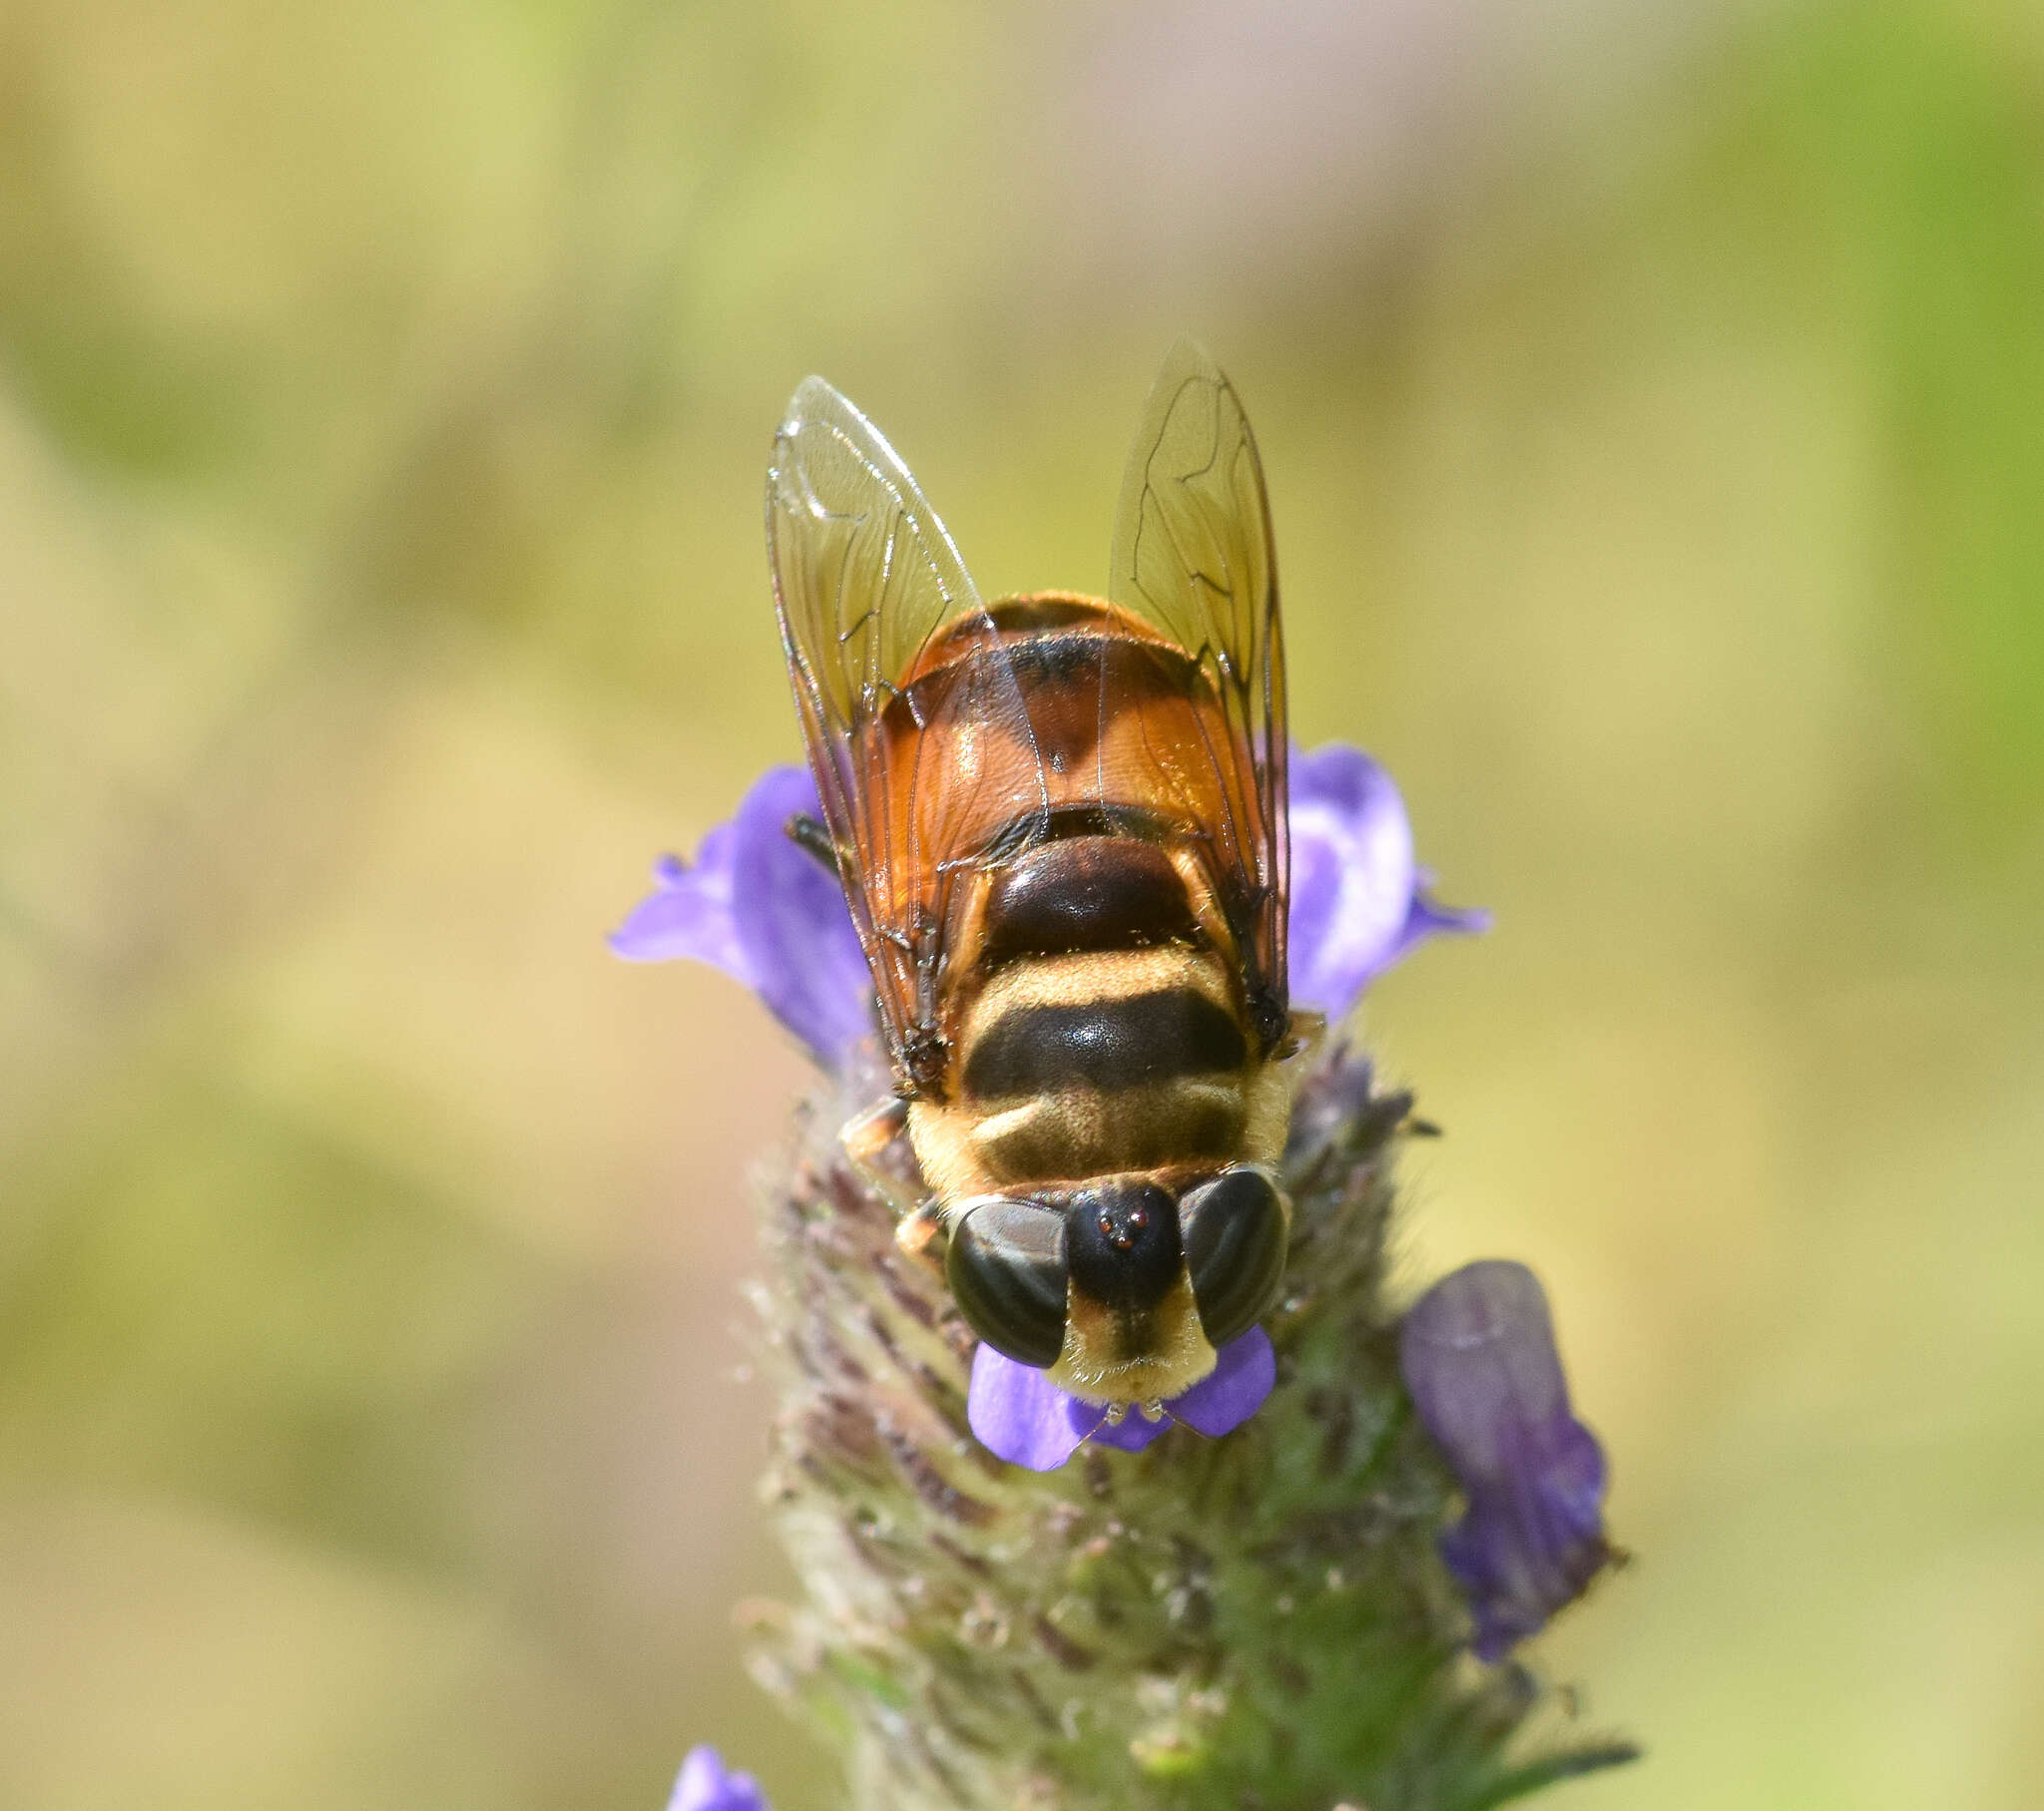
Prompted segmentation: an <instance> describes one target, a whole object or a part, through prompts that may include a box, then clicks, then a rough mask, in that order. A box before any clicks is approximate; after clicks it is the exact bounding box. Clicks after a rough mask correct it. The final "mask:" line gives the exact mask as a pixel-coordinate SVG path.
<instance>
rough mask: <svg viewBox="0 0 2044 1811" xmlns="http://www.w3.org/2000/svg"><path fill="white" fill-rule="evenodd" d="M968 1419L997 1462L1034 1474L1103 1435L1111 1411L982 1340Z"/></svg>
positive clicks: (1060, 1462)
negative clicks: (1067, 1391)
mask: <svg viewBox="0 0 2044 1811" xmlns="http://www.w3.org/2000/svg"><path fill="white" fill-rule="evenodd" d="M965 1419H966V1421H967V1423H968V1424H969V1425H970V1426H971V1428H972V1431H973V1433H975V1434H976V1435H978V1436H979V1443H980V1445H981V1446H983V1447H985V1448H986V1450H987V1451H988V1452H990V1453H992V1454H993V1455H994V1457H995V1458H997V1459H1005V1460H1006V1461H1007V1462H1008V1463H1009V1464H1010V1465H1019V1466H1022V1467H1024V1468H1025V1469H1026V1470H1029V1471H1032V1472H1054V1471H1056V1470H1057V1469H1058V1467H1059V1466H1061V1465H1063V1464H1064V1463H1065V1461H1066V1460H1067V1459H1069V1458H1071V1456H1072V1455H1073V1454H1074V1453H1076V1452H1077V1451H1078V1450H1079V1443H1080V1442H1081V1441H1082V1440H1084V1439H1085V1438H1086V1437H1087V1436H1088V1435H1089V1434H1093V1433H1096V1432H1098V1431H1099V1428H1100V1425H1101V1423H1102V1422H1104V1421H1105V1420H1106V1419H1107V1411H1106V1410H1105V1409H1104V1408H1102V1407H1101V1406H1100V1405H1099V1404H1098V1403H1083V1402H1080V1401H1079V1400H1078V1399H1077V1398H1075V1397H1072V1396H1068V1395H1066V1394H1065V1392H1064V1391H1063V1390H1061V1389H1059V1388H1058V1387H1057V1385H1056V1384H1054V1383H1052V1382H1051V1380H1050V1376H1049V1373H1048V1372H1044V1371H1039V1370H1038V1369H1037V1368H1036V1367H1035V1366H1034V1365H1025V1364H1023V1363H1021V1362H1020V1361H1019V1360H1017V1359H1013V1358H1010V1357H1008V1356H1007V1354H1006V1353H1003V1352H996V1351H995V1350H994V1349H993V1347H992V1346H990V1345H988V1344H986V1343H985V1341H983V1340H982V1341H981V1342H980V1347H979V1350H978V1351H977V1352H976V1353H974V1354H973V1359H972V1381H971V1383H970V1384H969V1385H968V1386H967V1388H966V1392H965Z"/></svg>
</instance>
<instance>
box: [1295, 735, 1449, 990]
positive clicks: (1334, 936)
mask: <svg viewBox="0 0 2044 1811" xmlns="http://www.w3.org/2000/svg"><path fill="white" fill-rule="evenodd" d="M1422 878H1423V877H1422V875H1421V874H1420V872H1419V870H1418V868H1417V867H1416V866H1415V864H1414V860H1413V853H1412V824H1411V821H1410V819H1408V818H1407V816H1406V815H1405V801H1404V800H1403V799H1402V798H1400V797H1399V796H1398V788H1397V787H1396V786H1395V785H1393V784H1392V782H1391V776H1390V775H1389V774H1388V773H1386V772H1385V771H1384V770H1383V768H1382V767H1380V766H1378V765H1377V763H1376V762H1375V761H1373V760H1371V759H1370V757H1369V756H1368V755H1366V754H1365V753H1363V752H1362V750H1361V749H1360V748H1351V747H1349V746H1348V745H1346V744H1345V743H1341V742H1330V743H1329V744H1328V745H1327V746H1325V747H1323V748H1316V749H1314V750H1313V751H1312V753H1310V754H1302V753H1299V752H1298V751H1296V750H1294V751H1293V753H1292V759H1291V911H1290V918H1289V921H1288V931H1287V952H1288V956H1287V960H1288V963H1289V968H1290V981H1291V998H1292V1001H1293V1003H1294V1004H1296V1005H1299V1006H1306V1007H1315V1008H1317V1009H1319V1010H1320V1011H1321V1012H1324V1013H1325V1014H1326V1015H1327V1017H1328V1018H1329V1019H1332V1020H1339V1019H1341V1018H1343V1017H1345V1016H1346V1015H1347V1013H1348V1011H1349V1009H1350V1008H1352V1007H1353V1006H1354V1005H1355V1002H1356V1001H1357V1000H1358V999H1359V998H1360V997H1361V995H1362V990H1363V989H1364V987H1366V986H1367V985H1368V984H1369V982H1370V981H1371V980H1372V979H1373V978H1374V977H1376V976H1377V975H1380V974H1382V973H1383V972H1384V970H1386V969H1387V968H1389V967H1391V966H1392V964H1393V963H1395V962H1397V961H1398V960H1399V959H1400V958H1401V957H1403V956H1404V955H1405V954H1406V953H1407V952H1408V951H1409V950H1411V949H1412V948H1413V947H1414V946H1415V945H1416V944H1418V943H1419V942H1421V941H1422V940H1423V939H1424V938H1426V937H1428V936H1430V935H1433V934H1434V933H1435V932H1439V931H1449V930H1455V931H1466V930H1480V929H1482V928H1483V926H1484V924H1486V923H1488V920H1487V918H1484V917H1483V916H1482V915H1481V914H1472V913H1459V912H1451V911H1446V910H1443V909H1442V908H1440V907H1438V906H1435V905H1433V904H1432V902H1431V901H1429V900H1427V899H1426V898H1425V896H1424V894H1423V893H1422V892H1421V891H1420V884H1421V880H1422Z"/></svg>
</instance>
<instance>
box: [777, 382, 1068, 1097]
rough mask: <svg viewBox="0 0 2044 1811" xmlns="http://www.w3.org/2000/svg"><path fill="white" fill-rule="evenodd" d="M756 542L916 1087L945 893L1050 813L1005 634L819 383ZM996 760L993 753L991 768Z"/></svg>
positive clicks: (892, 456)
mask: <svg viewBox="0 0 2044 1811" xmlns="http://www.w3.org/2000/svg"><path fill="white" fill-rule="evenodd" d="M767 552H768V556H769V559H770V562H771V565H772V569H773V588H774V598H775V604H776V608H777V610H778V612H779V617H780V633H781V644H782V647H783V648H784V649H785V651H786V655H787V669H788V678H789V679H790V681H791V682H792V684H793V688H794V695H795V703H796V708H797V710H798V711H799V713H800V716H801V722H802V733H803V736H804V739H805V740H806V742H807V745H808V754H809V765H810V767H811V768H812V770H813V771H814V773H815V776H816V785H817V790H818V792H819V793H820V794H821V797H822V802H823V815H824V819H825V821H826V822H827V824H828V826H829V829H830V834H831V839H832V841H833V842H834V843H835V845H836V850H837V860H838V871H839V873H840V875H841V877H842V879H843V882H844V891H845V898H846V900H847V901H848V903H849V904H850V907H851V915H852V920H853V922H854V924H855V925H856V926H857V928H858V933H859V940H860V942H861V944H862V945H863V946H864V949H865V953H866V962H867V964H868V966H869V967H870V968H871V970H872V975H873V986H874V990H875V992H876V994H877V996H878V999H879V1005H880V1016H881V1023H882V1028H883V1030H884V1032H885V1034H886V1037H887V1041H888V1045H889V1049H890V1052H891V1054H892V1056H893V1059H894V1064H895V1070H896V1074H897V1079H898V1080H900V1081H901V1082H902V1083H903V1084H904V1085H905V1086H908V1087H910V1088H912V1089H917V1090H923V1091H927V1090H928V1089H929V1088H931V1087H932V1086H934V1083H935V1080H936V1077H937V1076H938V1075H939V1074H940V1073H941V1067H942V1052H943V1046H944V1039H945V1037H946V1035H947V1031H948V1028H947V1027H946V1026H945V1025H944V1024H943V1021H942V1014H941V998H942V997H941V993H940V991H939V988H938V980H939V976H940V973H941V969H942V965H943V960H944V945H945V935H946V929H947V925H948V921H949V917H950V910H951V904H952V897H953V893H954V891H955V886H956V882H957V880H958V879H959V877H960V876H961V875H962V874H964V873H965V872H966V870H967V869H968V868H969V867H970V865H971V864H972V862H973V861H974V860H975V859H976V858H977V856H978V855H979V853H980V851H981V849H982V848H983V846H984V845H985V843H986V842H987V841H988V840H989V838H990V836H991V834H992V832H993V830H994V829H996V828H998V826H999V825H1000V824H1001V823H1002V822H1003V821H1004V820H1005V819H1006V818H1008V817H1011V816H1013V815H1016V814H1019V813H1022V812H1027V811H1032V810H1040V809H1042V808H1043V806H1044V803H1045V796H1044V792H1043V786H1042V781H1041V775H1040V773H1039V772H1038V770H1037V764H1036V762H1035V761H1034V760H1033V759H1030V758H1024V759H1020V760H1017V759H1014V758H1012V755H1013V752H1014V751H1015V750H1016V749H1017V748H1018V747H1019V748H1020V749H1021V750H1022V751H1023V752H1025V753H1026V752H1027V751H1028V750H1029V749H1030V748H1031V747H1032V746H1033V742H1032V738H1031V736H1030V733H1029V717H1028V713H1027V711H1026V710H1025V708H1024V706H1023V701H1022V696H1021V692H1020V690H1019V689H1018V687H1017V685H1016V682H1015V677H1014V673H1013V670H1012V667H1011V665H1010V663H1009V661H1008V658H1007V654H1006V652H1005V650H1004V648H1003V647H1002V644H1001V638H1000V635H999V633H998V631H997V630H996V629H995V627H994V624H993V622H992V620H991V619H990V618H989V617H988V615H987V612H986V609H985V607H984V606H983V605H982V604H981V602H980V599H979V594H978V592H977V591H976V590H975V589H974V588H973V584H972V580H971V579H970V578H969V577H968V576H967V574H966V571H965V565H964V562H963V561H962V560H960V559H959V557H958V550H957V548H956V547H955V546H953V544H952V541H951V537H950V535H949V534H948V533H947V532H946V531H945V528H944V525H943V523H942V522H941V521H939V520H938V518H937V515H936V512H935V511H934V510H932V509H931V508H930V506H929V504H928V503H927V502H925V501H924V499H923V495H922V493H921V491H920V490H918V489H917V488H916V483H915V480H914V479H913V478H912V477H910V476H909V473H908V468H907V467H906V466H904V465H903V464H902V463H901V460H900V458H899V456H898V455H897V454H896V453H895V451H894V449H893V448H892V447H890V446H889V445H888V444H887V442H886V441H885V439H883V438H882V437H881V435H880V433H879V430H878V429H876V428H875V427H874V426H873V425H872V423H871V422H869V421H868V420H866V418H865V417H864V416H863V415H861V414H860V413H859V412H858V410H857V409H855V408H854V407H853V406H852V405H851V403H850V402H849V401H847V400H846V399H845V398H844V397H843V396H841V395H839V394H838V392H837V391H836V390H834V389H833V388H831V386H830V385H829V384H827V383H825V382H824V381H823V380H822V379H821V378H820V377H811V378H808V379H806V380H805V381H804V382H803V383H802V385H801V386H800V388H798V389H797V390H796V391H795V393H794V396H793V397H792V399H791V400H790V401H789V403H788V409H787V416H786V419H785V420H784V421H783V422H782V423H781V427H780V431H779V433H778V434H777V435H776V436H775V438H774V442H773V461H772V464H771V465H770V466H769V467H768V470H767ZM1003 756H1007V757H1008V758H1002V757H1003Z"/></svg>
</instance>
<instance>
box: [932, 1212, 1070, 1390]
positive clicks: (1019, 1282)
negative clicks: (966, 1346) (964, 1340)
mask: <svg viewBox="0 0 2044 1811" xmlns="http://www.w3.org/2000/svg"><path fill="white" fill-rule="evenodd" d="M944 1277H945V1280H946V1281H947V1282H949V1283H950V1285H951V1294H952V1297H953V1298H954V1299H955V1300H956V1301H957V1303H958V1310H959V1312H960V1313H961V1314H963V1315H964V1316H965V1318H966V1319H967V1320H968V1321H970V1322H971V1323H972V1327H973V1330H974V1331H975V1332H976V1333H978V1335H979V1336H980V1338H981V1339H983V1340H985V1341H986V1343H987V1344H988V1345H990V1346H992V1347H993V1349H994V1350H995V1351H996V1352H1003V1353H1006V1354H1007V1356H1008V1357H1010V1358H1012V1359H1015V1360H1017V1361H1018V1362H1020V1363H1022V1364H1025V1365H1035V1366H1036V1367H1037V1368H1038V1369H1039V1370H1048V1369H1049V1368H1050V1367H1051V1366H1052V1365H1054V1364H1056V1363H1057V1361H1058V1354H1059V1353H1060V1352H1062V1351H1063V1350H1064V1347H1065V1280H1066V1273H1065V1216H1064V1215H1063V1214H1061V1213H1059V1212H1057V1211H1056V1209H1054V1208H1050V1207H1046V1206H1044V1205H1043V1203H1042V1202H1040V1201H1018V1200H1011V1199H1009V1198H1008V1197H1007V1196H1005V1195H986V1196H983V1197H982V1198H980V1199H979V1200H977V1201H967V1202H966V1203H965V1206H964V1209H963V1211H962V1212H961V1213H960V1215H959V1217H958V1219H957V1220H956V1221H955V1222H954V1223H953V1225H952V1227H951V1248H950V1250H949V1251H948V1252H947V1253H946V1254H945V1257H944Z"/></svg>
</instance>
